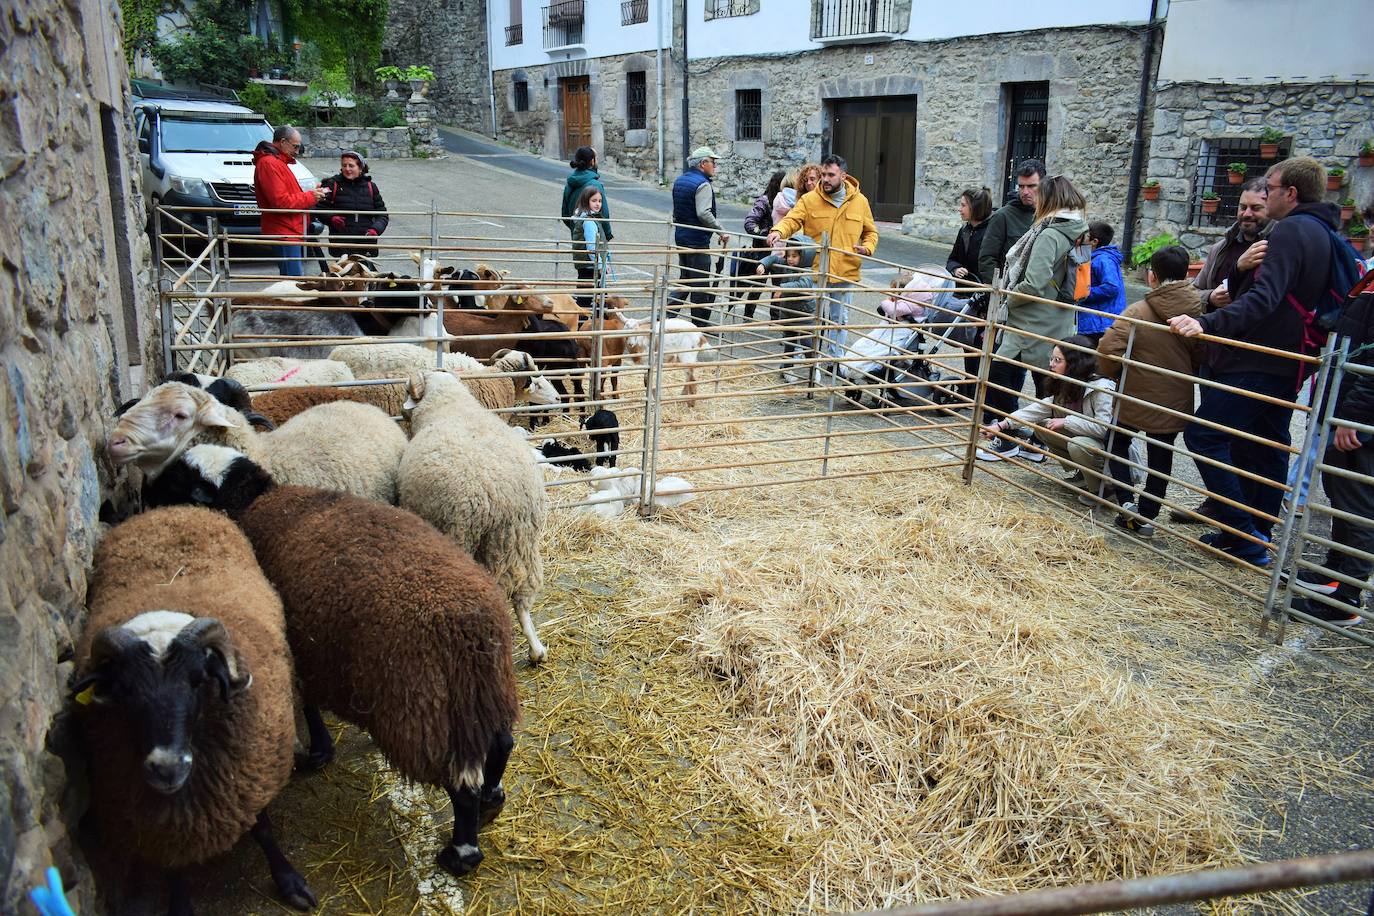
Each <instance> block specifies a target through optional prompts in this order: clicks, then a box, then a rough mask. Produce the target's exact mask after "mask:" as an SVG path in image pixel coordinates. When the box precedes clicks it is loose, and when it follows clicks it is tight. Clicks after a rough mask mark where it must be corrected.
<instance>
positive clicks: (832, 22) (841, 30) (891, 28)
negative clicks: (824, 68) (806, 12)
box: [811, 0, 897, 40]
mask: <svg viewBox="0 0 1374 916" xmlns="http://www.w3.org/2000/svg"><path fill="white" fill-rule="evenodd" d="M896 29H897V11H896V4H895V2H894V0H813V2H812V5H811V38H812V40H815V39H819V38H847V37H849V36H852V35H874V34H883V33H889V34H890V33H892V32H895V31H896Z"/></svg>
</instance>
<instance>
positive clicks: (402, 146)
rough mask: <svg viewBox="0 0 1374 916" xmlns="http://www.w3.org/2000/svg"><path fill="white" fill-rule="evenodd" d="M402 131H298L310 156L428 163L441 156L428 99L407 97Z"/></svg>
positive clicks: (399, 128) (345, 128) (436, 130)
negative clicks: (350, 153) (351, 154)
mask: <svg viewBox="0 0 1374 916" xmlns="http://www.w3.org/2000/svg"><path fill="white" fill-rule="evenodd" d="M405 108H406V124H407V126H406V127H310V128H304V127H303V128H301V139H303V140H304V141H305V144H306V146H307V147H308V148H309V150H310V155H312V156H337V155H339V154H340V153H342V152H344V151H345V150H356V151H358V152H360V153H362V154H363V158H365V159H411V158H422V159H429V158H432V157H434V156H439V155H442V153H443V147H442V146H441V145H440V142H439V130H438V128H437V127H436V125H435V122H434V117H433V113H434V106H433V105H431V104H430V101H429V100H428V99H424V98H418V97H415V96H411V98H410V99H409V100H407V101H406V102H405Z"/></svg>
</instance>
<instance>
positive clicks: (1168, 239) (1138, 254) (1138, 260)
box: [1131, 232, 1178, 267]
mask: <svg viewBox="0 0 1374 916" xmlns="http://www.w3.org/2000/svg"><path fill="white" fill-rule="evenodd" d="M1177 244H1178V238H1177V237H1176V236H1173V235H1170V234H1169V233H1167V232H1161V233H1160V234H1159V235H1156V236H1152V237H1150V238H1148V239H1146V240H1145V241H1143V242H1141V243H1140V244H1139V245H1136V246H1135V247H1133V248H1132V249H1131V266H1132V267H1141V266H1143V265H1145V264H1148V263H1150V258H1152V257H1154V254H1155V252H1156V251H1159V250H1160V249H1161V248H1168V247H1169V246H1170V245H1177Z"/></svg>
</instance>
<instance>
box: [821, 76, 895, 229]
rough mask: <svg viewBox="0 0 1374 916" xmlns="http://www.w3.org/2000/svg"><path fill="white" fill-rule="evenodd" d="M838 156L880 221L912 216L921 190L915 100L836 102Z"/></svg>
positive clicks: (835, 129) (892, 98)
mask: <svg viewBox="0 0 1374 916" xmlns="http://www.w3.org/2000/svg"><path fill="white" fill-rule="evenodd" d="M831 146H832V148H833V149H834V151H835V152H836V153H837V154H838V155H840V156H843V157H844V158H845V159H846V160H847V161H848V162H849V174H851V175H853V176H854V177H855V178H857V179H858V181H859V188H860V189H861V190H862V191H863V192H864V195H865V196H867V197H868V201H869V203H870V204H871V205H872V207H873V216H874V218H875V219H880V220H887V221H891V222H897V221H899V220H901V218H902V216H903V215H905V214H907V213H910V212H911V208H912V206H913V205H914V202H915V188H916V96H914V95H906V96H893V97H891V98H882V99H848V100H845V101H842V102H837V103H835V119H834V134H833V140H832V143H831Z"/></svg>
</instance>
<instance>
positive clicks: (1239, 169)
mask: <svg viewBox="0 0 1374 916" xmlns="http://www.w3.org/2000/svg"><path fill="white" fill-rule="evenodd" d="M1249 170H1250V167H1249V166H1248V165H1246V164H1245V163H1244V162H1233V163H1231V164H1230V165H1228V166H1227V167H1226V171H1228V172H1235V173H1236V174H1237V175H1244V174H1245V173H1246V172H1248V171H1249Z"/></svg>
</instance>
